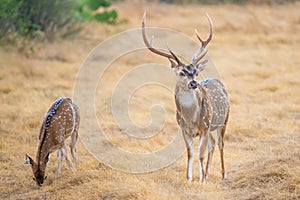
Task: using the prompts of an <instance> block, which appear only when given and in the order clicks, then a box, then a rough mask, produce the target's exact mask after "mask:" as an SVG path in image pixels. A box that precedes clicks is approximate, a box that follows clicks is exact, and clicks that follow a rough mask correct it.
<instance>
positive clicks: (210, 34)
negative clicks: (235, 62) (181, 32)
mask: <svg viewBox="0 0 300 200" xmlns="http://www.w3.org/2000/svg"><path fill="white" fill-rule="evenodd" d="M206 16H207V18H208V21H209V25H210V33H209V36H208V38H207V40H204V41H203V40H202V39H201V38H200V36H199V33H198V31H197V29H195V33H196V36H197V38H198V40H199V41H200V42H201V45H202V46H201V47H202V48H203V49H204V48H205V47H206V46H207V45H208V43H209V42H210V41H211V39H212V34H213V23H212V20H211V18H210V16H209V15H208V14H207V13H206Z"/></svg>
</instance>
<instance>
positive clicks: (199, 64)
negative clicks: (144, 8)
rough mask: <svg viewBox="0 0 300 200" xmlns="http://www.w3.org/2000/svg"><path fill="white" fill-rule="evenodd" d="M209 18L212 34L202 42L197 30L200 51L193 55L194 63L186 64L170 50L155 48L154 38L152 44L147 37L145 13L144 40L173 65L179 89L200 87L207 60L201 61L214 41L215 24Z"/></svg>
mask: <svg viewBox="0 0 300 200" xmlns="http://www.w3.org/2000/svg"><path fill="white" fill-rule="evenodd" d="M206 15H207V18H208V21H209V24H210V34H209V36H208V38H207V39H206V40H202V39H201V38H200V36H199V34H198V32H197V30H196V29H195V33H196V36H197V38H198V39H199V41H200V42H201V46H200V48H199V49H198V51H197V52H196V53H195V54H194V55H193V57H192V61H191V63H189V64H184V63H183V62H182V61H181V60H180V59H179V57H178V56H176V54H175V53H174V52H173V51H172V50H171V49H169V48H168V50H169V53H166V52H163V51H160V50H158V49H155V48H153V46H152V42H153V36H152V39H151V40H150V42H149V41H148V39H147V36H146V30H145V19H146V13H144V16H143V20H142V35H143V40H144V43H145V45H146V46H147V48H148V49H149V50H150V51H152V52H153V53H155V54H158V55H160V56H163V57H166V58H168V59H169V61H170V63H171V68H172V69H173V70H174V71H175V74H176V76H177V84H178V85H179V87H181V88H182V89H184V90H191V89H196V88H197V86H198V82H197V81H196V79H197V77H198V74H199V72H201V71H203V70H204V69H205V67H206V63H207V60H204V61H201V60H202V58H203V57H204V56H205V55H206V53H207V50H206V46H207V45H208V43H209V42H210V41H211V39H212V33H213V24H212V20H211V18H210V17H209V15H208V14H206Z"/></svg>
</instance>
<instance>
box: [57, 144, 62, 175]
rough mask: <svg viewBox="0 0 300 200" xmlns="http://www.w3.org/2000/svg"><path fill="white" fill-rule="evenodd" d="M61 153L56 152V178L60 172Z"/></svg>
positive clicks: (59, 151)
mask: <svg viewBox="0 0 300 200" xmlns="http://www.w3.org/2000/svg"><path fill="white" fill-rule="evenodd" d="M62 154H63V153H62V151H61V149H58V151H57V173H56V177H57V178H58V177H59V175H60V172H61V161H62Z"/></svg>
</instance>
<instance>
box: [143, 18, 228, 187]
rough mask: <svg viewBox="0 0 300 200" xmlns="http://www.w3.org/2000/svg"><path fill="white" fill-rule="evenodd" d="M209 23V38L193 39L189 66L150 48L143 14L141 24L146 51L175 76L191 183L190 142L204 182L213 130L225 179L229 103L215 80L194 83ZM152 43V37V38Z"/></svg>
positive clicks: (171, 54) (200, 68) (201, 67)
mask: <svg viewBox="0 0 300 200" xmlns="http://www.w3.org/2000/svg"><path fill="white" fill-rule="evenodd" d="M207 17H208V20H209V23H210V34H209V37H208V39H207V40H202V39H201V38H200V36H199V34H198V33H197V30H195V32H196V36H197V38H198V39H199V41H200V42H201V46H200V48H199V50H198V51H197V52H196V53H195V54H194V56H193V57H192V61H191V63H190V64H187V65H186V64H184V63H183V62H182V61H181V60H180V59H179V58H178V57H177V56H176V55H175V53H174V52H173V51H171V50H170V49H169V53H166V52H163V51H160V50H158V49H155V48H154V47H153V46H152V40H151V41H150V42H149V41H148V39H147V37H146V33H145V18H146V13H144V16H143V20H142V35H143V40H144V43H145V45H146V46H147V48H148V49H149V50H150V51H151V52H153V53H155V54H158V55H160V56H164V57H166V58H168V59H169V61H170V63H171V68H172V69H173V70H174V71H175V74H176V76H177V81H176V87H175V102H176V108H177V112H176V119H177V123H178V125H179V126H180V128H181V131H182V133H183V137H184V140H185V144H186V147H187V155H188V164H187V179H188V181H189V182H191V181H192V162H193V155H194V145H193V143H194V138H195V137H197V136H199V138H200V141H199V158H198V159H199V168H200V169H199V172H200V182H203V181H204V180H206V179H207V178H208V174H209V171H210V164H211V160H212V156H213V152H214V146H215V140H214V137H213V135H212V134H211V131H214V130H217V136H218V145H219V149H220V155H221V173H222V178H223V179H225V167H224V151H223V148H224V134H225V130H226V124H227V121H228V116H229V100H228V96H227V92H226V89H225V87H224V85H223V84H222V82H221V81H220V80H218V79H205V80H203V81H201V82H200V83H198V82H197V81H196V80H195V79H196V78H197V77H198V73H199V72H201V71H203V70H204V69H205V67H206V64H207V60H204V61H201V60H202V58H203V57H204V56H205V55H206V53H207V50H206V46H207V45H208V43H209V42H210V41H211V39H212V33H213V25H212V21H211V19H210V17H209V15H207ZM152 39H153V37H152ZM207 148H208V158H207V163H206V169H204V165H203V160H204V156H205V151H206V149H207Z"/></svg>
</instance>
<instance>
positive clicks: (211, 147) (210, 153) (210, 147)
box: [205, 133, 215, 180]
mask: <svg viewBox="0 0 300 200" xmlns="http://www.w3.org/2000/svg"><path fill="white" fill-rule="evenodd" d="M214 149H215V139H214V138H213V136H212V135H211V133H209V139H208V157H207V163H206V174H205V180H207V179H208V175H209V173H210V165H211V162H212V157H213V154H214Z"/></svg>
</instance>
